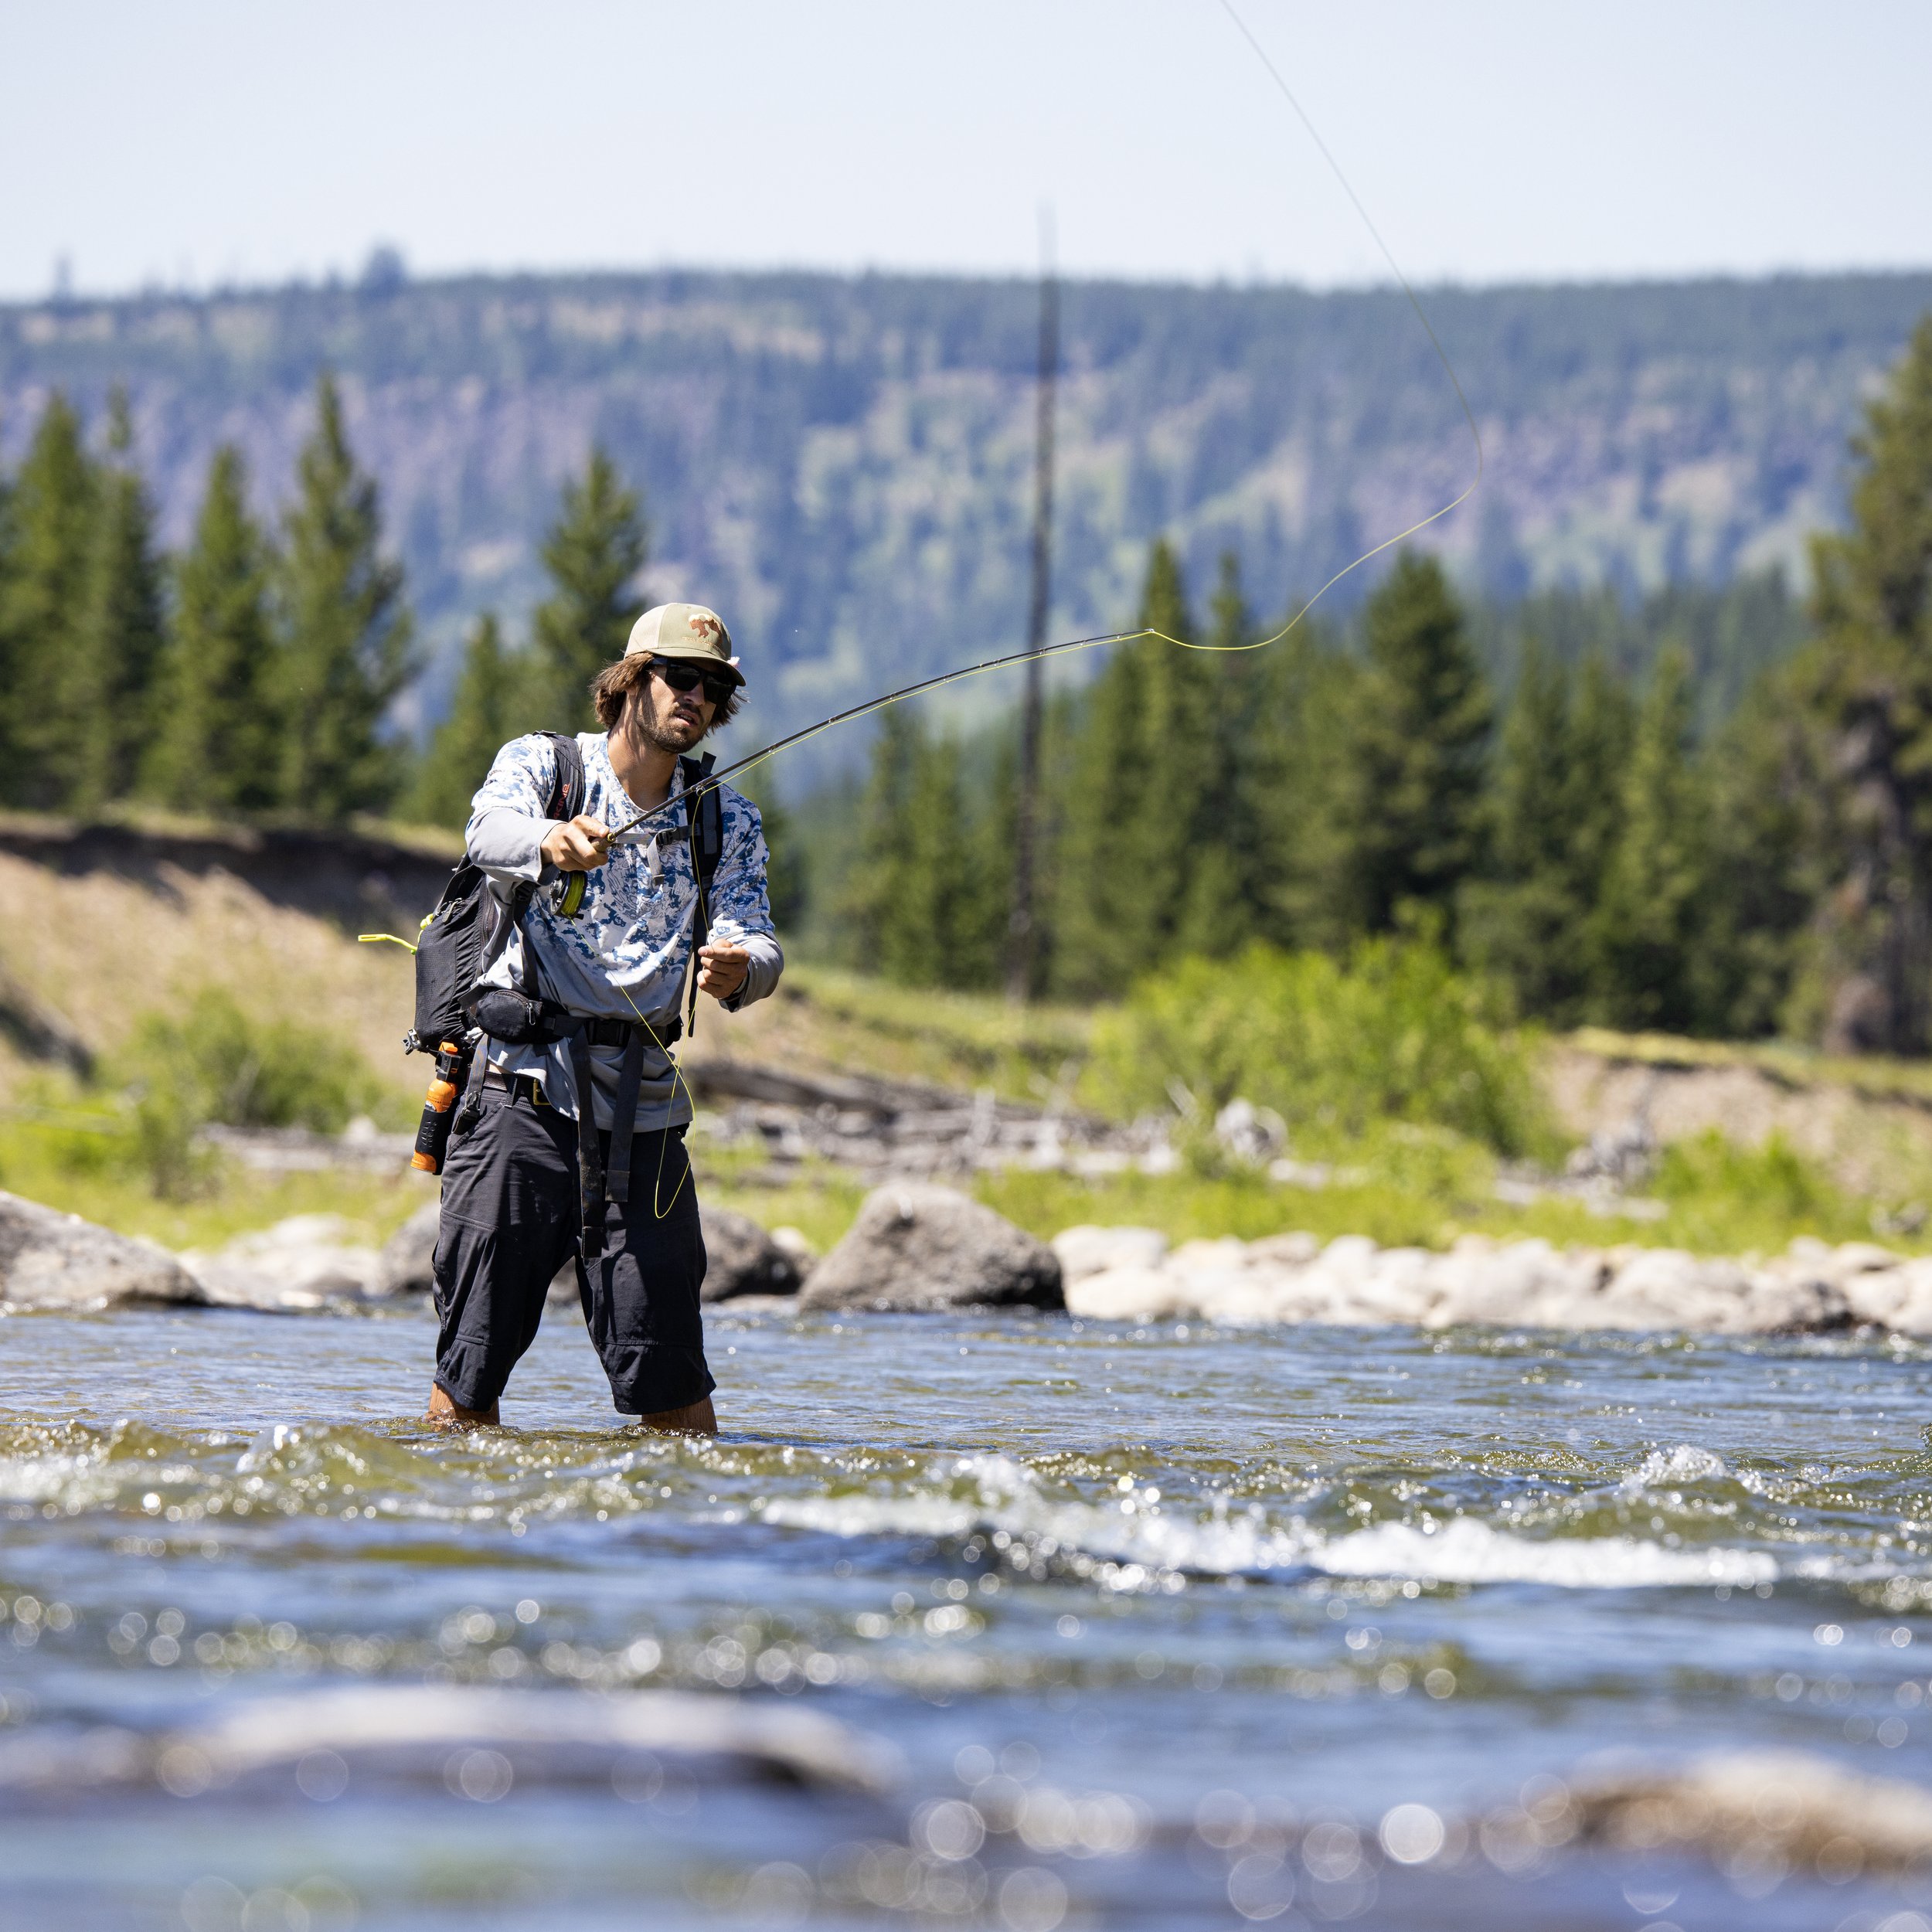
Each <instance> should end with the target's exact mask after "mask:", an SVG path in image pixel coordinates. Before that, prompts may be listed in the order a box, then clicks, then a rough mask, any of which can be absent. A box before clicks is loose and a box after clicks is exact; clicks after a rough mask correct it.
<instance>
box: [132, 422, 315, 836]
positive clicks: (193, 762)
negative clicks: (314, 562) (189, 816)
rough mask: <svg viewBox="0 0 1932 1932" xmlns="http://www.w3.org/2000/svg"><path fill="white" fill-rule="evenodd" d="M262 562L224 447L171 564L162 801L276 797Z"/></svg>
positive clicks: (225, 802)
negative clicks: (185, 545) (185, 542)
mask: <svg viewBox="0 0 1932 1932" xmlns="http://www.w3.org/2000/svg"><path fill="white" fill-rule="evenodd" d="M271 564H272V560H271V556H270V549H269V545H268V543H267V539H266V538H265V537H264V536H263V534H262V532H261V531H260V529H259V528H258V527H257V525H256V523H255V522H254V521H253V519H252V518H251V517H250V515H249V513H248V502H247V471H246V470H245V469H244V468H243V463H242V458H241V453H240V451H238V450H237V449H236V448H235V447H233V444H223V446H222V447H221V448H219V450H217V451H216V452H215V457H214V461H213V464H211V465H210V466H209V472H208V493H207V495H206V497H205V498H203V499H202V507H201V513H200V515H199V518H198V519H197V520H196V526H195V535H194V539H193V542H192V543H191V544H190V546H189V549H188V551H187V553H186V554H185V556H182V558H181V559H180V560H179V562H178V563H177V564H176V566H175V621H174V625H173V628H172V635H171V636H170V638H169V639H168V649H167V654H166V657H165V660H164V667H163V676H162V686H161V698H162V704H161V710H160V716H161V719H162V723H161V726H160V728H159V730H158V732H157V733H156V736H155V744H154V747H153V753H152V758H151V765H150V776H149V786H150V788H151V790H152V791H154V792H155V794H157V795H158V796H159V797H160V798H162V799H163V800H164V801H165V802H167V803H168V804H172V805H175V806H178V807H179V808H182V809H183V810H186V811H204V812H223V811H237V810H239V811H262V810H265V809H266V808H268V807H270V806H272V805H274V804H276V803H277V801H278V800H279V799H280V798H281V749H282V731H281V716H280V714H279V711H278V709H277V696H278V692H279V689H280V686H281V679H280V675H279V672H280V665H279V664H278V663H277V655H276V648H275V641H274V632H273V630H272V628H271V624H270V615H269V583H270V569H271Z"/></svg>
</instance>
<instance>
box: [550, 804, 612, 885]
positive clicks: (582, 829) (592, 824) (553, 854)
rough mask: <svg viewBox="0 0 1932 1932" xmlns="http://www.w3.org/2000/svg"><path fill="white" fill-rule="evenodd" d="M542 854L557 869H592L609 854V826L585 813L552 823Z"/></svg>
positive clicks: (595, 868)
mask: <svg viewBox="0 0 1932 1932" xmlns="http://www.w3.org/2000/svg"><path fill="white" fill-rule="evenodd" d="M543 855H544V857H545V858H546V859H548V860H549V862H550V863H551V864H552V865H553V866H556V869H557V870H558V871H559V872H595V871H596V870H597V868H598V866H600V865H602V864H603V863H604V861H605V860H606V859H608V858H609V857H610V856H611V828H610V827H609V826H608V825H605V824H604V821H603V820H602V819H600V818H591V817H590V816H589V815H588V814H587V813H580V814H579V815H577V817H576V818H571V819H567V820H566V821H564V822H563V824H561V825H553V826H552V827H551V828H550V832H549V836H548V837H547V838H546V839H545V840H544V842H543Z"/></svg>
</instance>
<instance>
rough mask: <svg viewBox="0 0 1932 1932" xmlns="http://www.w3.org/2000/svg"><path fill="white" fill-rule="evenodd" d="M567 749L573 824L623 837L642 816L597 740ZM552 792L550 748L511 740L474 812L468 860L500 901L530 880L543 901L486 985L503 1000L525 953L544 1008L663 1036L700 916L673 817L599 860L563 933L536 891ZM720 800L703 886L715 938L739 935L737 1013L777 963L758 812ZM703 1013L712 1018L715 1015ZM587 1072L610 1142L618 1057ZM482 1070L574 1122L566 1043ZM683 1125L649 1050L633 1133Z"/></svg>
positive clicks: (533, 905) (740, 798)
mask: <svg viewBox="0 0 1932 1932" xmlns="http://www.w3.org/2000/svg"><path fill="white" fill-rule="evenodd" d="M577 744H578V747H579V748H580V750H581V751H582V752H583V787H584V798H583V810H584V811H585V812H586V813H587V814H588V815H590V817H591V818H595V819H597V820H599V821H600V822H601V823H603V824H604V825H608V826H612V827H617V826H621V825H625V824H628V822H629V821H630V820H631V819H632V818H634V817H635V816H636V815H637V811H638V807H637V805H636V804H635V803H634V801H632V799H631V796H630V794H628V792H626V791H625V790H624V787H623V785H622V784H621V783H620V782H619V781H618V779H617V774H616V772H615V771H614V770H612V769H611V758H610V753H609V750H608V747H607V742H606V740H605V739H604V735H603V734H602V733H593V732H583V733H579V735H578V737H577ZM555 782H556V748H555V747H554V746H553V744H552V743H551V742H550V740H549V739H548V738H547V737H546V736H543V734H542V733H535V734H532V736H529V737H527V738H516V739H512V740H511V742H510V743H509V744H506V745H505V747H503V749H502V750H501V751H499V752H498V753H497V754H496V759H495V763H494V764H492V766H491V767H490V774H489V776H488V777H487V778H485V780H484V781H483V785H482V788H481V790H480V791H478V793H477V794H476V797H475V799H474V801H473V802H472V804H471V811H470V822H469V825H468V830H467V832H466V833H465V835H464V838H465V842H466V844H467V845H468V849H469V855H470V856H471V859H474V861H475V862H476V863H477V864H478V866H481V868H482V869H483V870H484V871H485V872H486V873H488V875H489V877H490V879H491V880H492V883H493V884H494V885H495V886H496V887H497V888H498V889H499V890H500V891H502V892H503V893H505V894H507V893H509V890H510V889H512V887H513V886H516V885H518V884H519V883H522V882H524V881H526V880H534V881H536V882H538V883H539V890H538V891H537V892H536V894H535V895H534V896H532V900H531V902H530V910H529V914H528V916H527V917H526V919H525V920H524V923H523V931H522V934H516V935H513V936H512V938H511V940H510V943H509V948H508V949H507V950H506V951H505V953H504V954H503V956H502V957H501V958H499V959H498V961H497V962H496V964H495V966H494V967H492V969H491V970H490V971H489V972H488V974H487V975H485V978H486V979H488V981H490V982H491V983H492V984H493V985H499V986H509V985H515V983H517V978H518V975H519V974H520V972H521V971H522V959H523V948H524V946H525V944H526V941H527V944H529V947H530V949H531V953H532V958H533V959H534V961H535V964H536V972H537V976H538V982H539V985H541V987H542V988H543V992H544V993H545V995H546V996H547V997H549V998H552V999H556V1000H560V1001H561V1002H563V1004H564V1005H566V1006H568V1007H569V1008H570V1010H571V1011H572V1012H577V1013H585V1014H590V1015H595V1016H597V1017H600V1018H608V1019H627V1020H631V1021H635V1020H636V1019H638V1016H639V1015H642V1017H643V1018H644V1019H646V1020H648V1022H650V1023H651V1025H652V1026H662V1025H663V1024H664V1023H665V1022H668V1021H669V1020H672V1019H675V1018H676V1017H678V1014H679V1001H680V999H681V998H682V994H683V992H684V988H685V975H686V972H687V971H688V970H689V966H690V961H691V935H692V925H693V915H694V913H695V912H696V906H697V889H696V882H695V880H694V879H693V878H692V871H691V855H690V850H689V846H688V845H687V844H686V842H685V838H686V834H685V814H684V810H683V808H682V806H674V807H673V808H672V809H671V810H669V811H665V812H664V813H662V814H661V815H658V817H656V818H653V819H652V820H651V821H649V823H648V825H646V826H645V828H643V831H642V833H641V835H637V836H634V838H632V839H631V840H628V841H626V842H622V843H620V844H618V845H615V846H614V847H613V849H612V850H611V856H610V859H609V860H608V861H607V862H606V863H605V864H604V865H603V866H600V867H599V868H598V869H597V870H596V871H595V872H591V873H590V874H588V875H587V877H586V879H585V884H584V893H583V906H582V907H581V909H580V910H579V911H578V913H577V916H576V917H574V918H571V919H565V918H563V917H560V915H558V914H557V913H554V912H553V911H552V910H551V909H550V905H549V894H548V893H547V892H546V891H545V890H543V889H542V888H543V886H546V885H547V884H548V883H549V882H550V881H552V880H553V879H555V878H556V868H555V867H554V866H551V865H550V864H549V862H547V861H546V859H544V857H543V850H542V847H543V841H544V839H545V838H546V837H547V836H548V835H549V832H550V831H551V830H552V828H553V827H554V826H555V825H556V824H557V822H558V821H556V819H554V818H550V817H549V815H548V808H549V801H550V793H551V787H552V786H553V784H555ZM679 791H682V779H681V778H674V779H673V780H672V794H673V796H674V797H675V796H676V794H678V793H679ZM719 794H720V797H721V800H722V803H723V816H724V851H723V856H722V857H721V858H720V859H719V862H718V870H717V874H716V877H715V878H714V879H713V881H712V884H711V897H710V912H711V923H712V926H713V930H717V929H718V928H719V927H721V926H722V925H723V922H724V921H726V920H730V922H731V923H732V926H733V927H735V928H736V930H735V931H733V933H732V934H731V937H732V938H733V941H734V943H736V944H739V945H741V946H743V947H744V948H745V950H746V951H747V952H748V953H749V954H750V955H751V964H750V971H748V973H747V976H746V979H745V983H744V985H743V987H742V988H740V991H739V992H738V993H737V994H736V995H734V996H733V998H732V999H730V1001H728V1002H726V1005H728V1006H730V1008H732V1009H736V1008H739V1007H741V1006H743V1005H747V1004H749V1003H750V1002H751V1001H753V1000H754V999H762V998H764V997H765V995H767V994H768V993H770V992H771V991H772V989H773V988H774V987H775V986H776V985H777V983H778V976H779V974H780V973H781V971H783V970H784V954H783V953H782V952H781V951H780V950H779V946H778V941H777V935H776V934H775V933H774V931H773V930H772V924H771V905H770V899H769V898H768V896H767V893H766V889H765V866H766V862H767V852H766V849H765V841H764V831H763V828H761V826H760V823H759V818H758V808H757V806H756V805H754V804H753V803H752V802H751V801H750V799H749V798H746V797H745V796H744V795H743V794H742V793H740V792H736V791H733V790H732V788H731V787H730V786H729V785H723V786H720V787H719ZM701 1005H702V1006H703V1007H705V1008H706V1009H707V1010H708V1009H709V1007H710V1005H711V1002H709V1000H706V1001H705V1002H701ZM699 1024H700V1025H701V1026H702V1014H701V1015H700V1018H699ZM591 1058H592V1062H593V1066H594V1075H595V1085H596V1087H597V1092H596V1094H594V1097H593V1112H594V1117H595V1119H596V1121H597V1125H598V1126H599V1127H600V1128H607V1127H608V1126H609V1125H610V1124H611V1113H612V1103H613V1100H614V1096H615V1094H616V1091H617V1077H618V1074H619V1072H620V1070H621V1066H622V1062H623V1055H622V1053H621V1050H620V1049H617V1048H614V1047H594V1048H592V1049H591ZM490 1063H491V1065H492V1066H496V1067H500V1068H502V1070H504V1071H505V1073H529V1074H532V1075H534V1076H535V1077H536V1078H537V1079H539V1080H541V1081H542V1082H543V1087H544V1093H545V1096H546V1098H547V1099H548V1100H549V1101H550V1104H552V1105H553V1106H554V1107H557V1108H558V1109H559V1110H560V1111H562V1112H564V1113H566V1114H570V1116H571V1117H573V1118H575V1117H577V1111H578V1097H577V1082H576V1079H575V1077H574V1075H573V1071H572V1069H571V1064H570V1047H569V1045H568V1043H563V1042H559V1043H555V1044H553V1045H550V1046H504V1045H502V1043H498V1042H494V1041H493V1042H492V1044H491V1053H490ZM690 1117H691V1100H690V1096H689V1093H688V1092H687V1091H686V1090H685V1088H684V1086H683V1084H682V1082H681V1081H679V1080H677V1078H676V1077H675V1071H674V1069H673V1067H672V1062H671V1060H670V1057H669V1056H668V1054H667V1053H662V1052H659V1051H657V1050H655V1049H653V1048H651V1046H648V1044H647V1046H646V1048H645V1063H644V1082H643V1086H642V1087H641V1090H640V1094H639V1098H638V1131H639V1132H640V1133H648V1132H651V1131H655V1130H656V1129H657V1128H662V1127H666V1126H672V1127H675V1126H678V1125H680V1124H682V1123H683V1122H685V1121H688V1120H689V1118H690Z"/></svg>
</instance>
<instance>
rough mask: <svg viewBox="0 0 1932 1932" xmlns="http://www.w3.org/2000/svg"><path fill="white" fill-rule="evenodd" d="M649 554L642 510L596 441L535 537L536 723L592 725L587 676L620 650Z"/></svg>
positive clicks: (561, 727)
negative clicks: (546, 591)
mask: <svg viewBox="0 0 1932 1932" xmlns="http://www.w3.org/2000/svg"><path fill="white" fill-rule="evenodd" d="M648 554H649V543H648V536H647V532H646V529H645V522H644V518H643V515H642V514H641V511H640V510H639V508H638V498H637V497H636V495H634V493H633V492H631V491H630V490H628V489H627V488H625V487H624V479H623V478H622V477H621V476H620V475H619V474H617V466H616V464H614V463H613V462H612V461H611V459H610V457H608V456H607V455H606V454H604V450H603V448H602V447H601V446H599V447H594V448H593V449H592V451H590V462H589V464H588V465H587V467H586V468H585V470H584V473H583V480H582V481H580V482H577V483H571V484H566V485H565V486H564V491H563V511H562V513H561V515H560V516H559V517H558V519H557V521H556V524H555V525H554V526H553V527H552V529H551V531H550V534H549V536H548V537H547V538H546V539H545V542H544V545H543V567H544V568H545V570H547V571H548V572H549V577H550V582H551V585H552V590H551V593H550V595H549V597H547V598H546V599H545V600H544V601H543V603H542V604H539V605H538V606H537V611H536V658H535V669H536V674H537V676H538V679H539V682H540V684H541V686H542V689H539V690H538V691H537V692H534V693H533V694H532V697H533V701H534V702H535V704H536V708H537V712H538V718H537V719H536V720H533V721H532V723H533V726H534V724H535V723H538V722H540V723H543V724H544V725H546V726H549V727H550V728H552V729H553V730H558V731H577V730H590V729H592V728H593V726H592V719H593V717H594V713H593V712H592V710H591V708H590V695H589V693H590V681H591V679H593V678H594V677H595V676H596V675H597V673H598V672H600V671H601V670H602V669H603V668H604V666H605V665H607V664H609V663H610V662H611V661H612V660H613V659H614V658H618V657H621V655H623V652H624V645H625V642H626V641H627V640H628V638H629V636H630V634H631V625H632V624H634V623H635V622H636V621H637V619H638V614H639V612H641V611H642V610H643V608H644V605H643V604H642V602H641V600H640V599H639V598H638V595H637V593H636V590H635V589H634V586H635V584H636V582H637V578H638V573H639V572H640V571H641V570H643V568H644V565H645V558H646V556H648Z"/></svg>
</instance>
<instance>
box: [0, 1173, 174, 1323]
mask: <svg viewBox="0 0 1932 1932" xmlns="http://www.w3.org/2000/svg"><path fill="white" fill-rule="evenodd" d="M206 1300H207V1297H206V1294H203V1293H202V1289H201V1285H200V1284H199V1282H197V1281H196V1279H195V1277H193V1276H192V1274H189V1272H188V1270H186V1269H185V1268H184V1267H182V1265H181V1264H180V1263H179V1261H177V1260H175V1257H173V1256H172V1254H170V1253H168V1251H167V1250H166V1249H165V1248H159V1247H154V1246H153V1245H151V1243H148V1242H146V1241H131V1240H128V1237H127V1236H125V1235H122V1234H112V1233H109V1232H108V1230H107V1229H105V1228H97V1227H96V1226H94V1223H92V1222H91V1221H83V1220H82V1219H81V1218H80V1216H79V1215H77V1214H62V1213H59V1212H58V1211H57V1210H56V1209H53V1208H50V1207H43V1206H41V1205H40V1203H39V1202H38V1201H23V1200H22V1199H21V1198H20V1196H19V1195H17V1194H0V1301H5V1302H9V1303H11V1304H12V1305H13V1306H14V1307H15V1308H114V1307H125V1306H126V1305H128V1304H129V1303H139V1302H170V1301H172V1302H199V1301H206Z"/></svg>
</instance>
